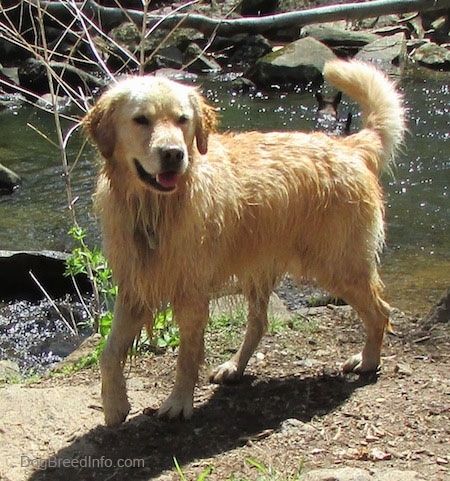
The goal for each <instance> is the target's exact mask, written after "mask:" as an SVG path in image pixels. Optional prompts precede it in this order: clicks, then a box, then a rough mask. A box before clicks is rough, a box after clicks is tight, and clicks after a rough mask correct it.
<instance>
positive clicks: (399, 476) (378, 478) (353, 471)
mask: <svg viewBox="0 0 450 481" xmlns="http://www.w3.org/2000/svg"><path fill="white" fill-rule="evenodd" d="M423 480H425V478H424V477H422V476H421V475H420V474H419V473H417V472H416V471H402V470H399V469H383V470H374V472H373V474H372V475H371V474H370V472H369V471H367V470H365V469H360V468H348V467H345V468H330V469H314V470H312V471H309V472H308V473H306V474H305V475H303V476H302V481H423Z"/></svg>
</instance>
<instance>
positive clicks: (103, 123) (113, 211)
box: [84, 60, 405, 426]
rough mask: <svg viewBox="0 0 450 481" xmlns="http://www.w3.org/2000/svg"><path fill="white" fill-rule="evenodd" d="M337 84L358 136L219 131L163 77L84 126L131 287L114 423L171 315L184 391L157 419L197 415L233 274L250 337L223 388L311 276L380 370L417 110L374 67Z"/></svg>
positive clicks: (109, 409) (112, 371)
mask: <svg viewBox="0 0 450 481" xmlns="http://www.w3.org/2000/svg"><path fill="white" fill-rule="evenodd" d="M324 76H325V78H326V79H327V80H328V81H329V82H330V83H331V84H333V85H334V86H335V87H336V88H338V89H339V90H342V91H343V92H344V93H346V94H348V95H349V96H350V97H352V98H353V99H355V100H356V101H358V102H359V103H360V105H361V106H362V108H363V129H362V130H361V131H360V132H358V133H355V134H353V135H350V136H348V137H335V136H334V137H333V136H327V135H326V134H324V133H302V132H267V133H262V132H243V133H227V134H217V133H215V132H214V130H215V129H214V128H215V124H216V116H215V111H214V109H213V108H212V107H211V106H210V105H208V104H207V103H206V101H205V100H204V99H203V97H202V96H201V95H200V94H199V93H198V91H197V90H196V89H195V88H193V87H190V86H185V85H181V84H178V83H175V82H173V81H170V80H167V79H163V78H159V77H151V76H147V77H132V78H128V79H126V80H122V81H120V82H118V83H117V84H115V85H114V86H112V87H111V88H110V90H108V91H107V92H106V93H104V94H103V95H102V96H101V98H100V99H99V101H98V102H97V104H96V105H95V107H94V108H93V109H92V110H91V111H90V112H89V113H88V114H87V116H86V117H85V119H84V124H85V127H86V129H87V131H88V133H89V135H90V136H91V138H92V139H93V141H94V142H95V143H96V145H97V146H98V148H99V150H100V153H101V155H102V157H103V160H104V162H103V167H102V172H101V174H100V178H99V182H98V188H97V193H96V203H97V206H98V209H99V212H100V215H101V220H102V225H103V235H104V248H105V252H106V255H107V258H108V259H109V262H110V264H111V267H112V269H113V273H114V277H115V279H116V281H117V283H118V285H119V296H118V300H117V302H116V306H115V313H114V322H113V326H112V330H111V333H110V335H109V337H108V341H107V343H106V347H105V350H104V352H103V355H102V358H101V371H102V398H103V407H104V414H105V420H106V423H107V424H108V425H112V426H113V425H118V424H119V423H121V422H122V421H124V419H125V418H126V416H127V414H128V412H129V409H130V405H129V402H128V399H127V394H126V385H125V379H124V376H123V365H124V361H125V358H126V354H127V352H128V350H129V348H130V345H131V343H132V341H133V339H134V338H135V336H136V335H137V334H138V333H139V331H140V329H141V328H142V326H143V325H144V324H148V323H149V322H150V323H151V319H152V316H153V314H154V312H155V311H157V310H159V309H161V308H164V307H165V306H167V305H170V306H171V307H172V309H173V313H174V316H175V319H176V321H177V323H178V325H179V327H180V336H181V339H180V349H179V355H178V363H177V373H176V380H175V385H174V388H173V391H172V393H171V394H170V396H169V397H168V399H167V400H166V401H165V403H164V404H163V405H162V407H161V408H160V411H159V413H160V415H163V416H166V417H169V418H174V417H178V416H182V417H185V418H189V417H190V416H191V415H192V411H193V391H194V387H195V384H196V381H197V376H198V369H199V365H200V363H201V362H202V361H203V333H204V329H205V325H206V323H207V321H208V313H209V311H208V305H209V298H210V295H211V293H214V292H216V291H218V290H219V289H221V288H222V287H223V286H224V285H226V284H227V283H228V282H229V280H230V278H234V279H238V281H239V283H240V286H241V287H242V290H243V292H244V294H245V296H246V297H247V299H248V303H249V313H248V326H247V330H246V333H245V337H244V340H243V343H242V345H241V347H240V349H239V350H238V352H237V353H236V354H235V355H234V356H233V357H232V358H231V359H230V360H229V361H227V362H225V363H224V364H222V365H220V366H219V367H218V368H217V369H216V370H215V371H214V372H213V374H212V375H211V380H212V381H214V382H227V381H235V380H238V379H239V378H240V377H241V376H242V374H243V372H244V369H245V367H246V365H247V362H248V360H249V358H250V356H251V355H252V353H253V352H254V350H255V348H256V346H257V345H258V343H259V341H260V339H261V337H262V335H263V334H264V331H265V329H266V326H267V305H268V300H269V296H270V293H271V291H272V289H273V287H274V285H275V284H276V283H277V281H279V279H280V278H281V276H283V275H284V274H285V273H290V274H291V275H293V276H294V277H297V278H305V277H306V278H313V279H315V280H316V281H317V282H318V283H319V284H320V285H321V286H323V287H324V288H326V289H327V290H329V291H330V292H331V293H333V294H334V295H335V296H338V297H341V298H343V299H345V300H346V301H347V302H348V303H349V304H350V305H351V306H353V307H354V308H355V310H356V311H357V312H358V313H359V315H360V317H361V319H362V321H363V323H364V325H365V328H366V333H367V339H366V343H365V346H364V348H363V349H362V351H361V352H360V353H358V354H355V355H354V356H352V357H351V358H350V359H348V360H347V361H346V362H345V363H344V366H343V369H344V370H345V371H355V372H363V371H373V370H376V369H377V367H378V365H379V363H380V352H381V345H382V340H383V335H384V331H385V329H386V327H388V326H389V306H388V304H387V303H386V302H385V301H384V300H383V299H382V298H381V291H382V283H381V281H380V278H379V276H378V272H377V261H378V255H379V252H380V249H381V247H382V246H383V242H384V203H383V193H382V189H381V186H380V183H379V180H378V176H379V173H380V171H381V170H382V169H383V168H385V167H386V166H388V164H389V162H390V160H391V158H392V157H393V156H394V154H395V153H396V150H397V149H398V148H399V146H400V144H401V142H402V138H403V134H404V130H405V123H404V113H403V108H402V105H401V98H400V95H399V94H398V93H397V91H396V89H395V87H394V85H393V83H392V82H391V81H390V80H389V79H388V78H387V77H386V76H385V75H384V74H383V73H381V72H380V71H378V70H377V69H376V68H375V67H373V66H372V65H369V64H366V63H362V62H357V61H348V62H347V61H343V60H335V61H332V62H329V63H327V64H326V66H325V70H324Z"/></svg>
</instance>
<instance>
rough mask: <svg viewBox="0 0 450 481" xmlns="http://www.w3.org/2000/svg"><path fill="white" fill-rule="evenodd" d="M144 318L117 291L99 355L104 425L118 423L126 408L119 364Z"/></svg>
mask: <svg viewBox="0 0 450 481" xmlns="http://www.w3.org/2000/svg"><path fill="white" fill-rule="evenodd" d="M144 322H145V318H144V314H143V312H142V311H141V310H140V309H130V308H129V307H128V306H127V305H126V303H124V302H123V299H122V298H121V296H120V295H119V297H118V299H117V301H116V305H115V308H114V319H113V323H112V328H111V332H110V334H109V336H108V339H107V341H106V345H105V348H104V350H103V353H102V356H101V358H100V369H101V373H102V400H103V412H104V415H105V423H106V424H107V425H108V426H118V425H119V424H120V423H122V422H123V421H125V418H126V417H127V414H128V412H129V411H130V404H129V402H128V398H127V392H126V383H125V377H124V375H123V368H124V364H125V361H126V358H127V354H128V351H129V349H130V347H131V345H132V343H133V341H134V339H135V337H136V336H137V335H138V334H139V332H140V330H141V327H142V325H143V324H144Z"/></svg>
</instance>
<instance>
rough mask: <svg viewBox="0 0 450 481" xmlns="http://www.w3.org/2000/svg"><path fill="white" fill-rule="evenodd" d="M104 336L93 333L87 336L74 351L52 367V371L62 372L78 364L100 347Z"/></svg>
mask: <svg viewBox="0 0 450 481" xmlns="http://www.w3.org/2000/svg"><path fill="white" fill-rule="evenodd" d="M101 340H102V336H101V335H100V334H97V333H95V334H92V335H91V336H89V337H88V338H86V339H85V340H84V341H83V342H82V343H81V344H80V345H79V346H78V347H77V348H76V349H75V350H74V351H72V352H71V353H70V354H69V355H68V356H67V357H66V358H65V359H63V360H62V361H60V362H58V364H56V365H55V366H53V367H52V369H51V370H52V372H62V371H64V370H65V369H67V368H69V367H74V366H76V364H77V363H79V362H80V361H81V360H82V359H83V358H86V357H87V356H89V355H90V354H92V353H93V352H95V350H96V349H97V348H98V346H99V344H100V342H101Z"/></svg>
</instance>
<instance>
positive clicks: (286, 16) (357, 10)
mask: <svg viewBox="0 0 450 481" xmlns="http://www.w3.org/2000/svg"><path fill="white" fill-rule="evenodd" d="M14 3H16V2H14V1H9V2H8V1H7V0H6V1H3V2H2V4H3V7H0V15H1V14H2V13H3V12H7V13H8V15H11V11H12V9H14V8H15V7H16V8H19V7H18V6H17V3H16V5H15V7H14V6H13V5H11V4H14ZM19 3H22V2H19ZM26 3H28V4H29V5H30V6H32V7H34V8H41V9H42V10H44V11H45V12H46V14H48V15H49V16H50V17H53V18H56V19H58V20H59V21H61V22H62V23H64V22H67V21H68V20H70V19H72V20H73V18H74V17H76V16H77V15H83V16H85V17H88V18H90V19H92V20H94V21H95V22H96V23H98V24H99V25H101V26H103V28H104V29H105V30H107V29H108V28H110V27H111V26H113V25H118V24H120V23H122V22H126V21H130V20H131V21H133V22H135V23H136V24H139V25H140V24H142V21H143V19H144V15H145V14H144V12H142V11H139V10H126V9H122V8H116V7H103V6H101V5H99V4H98V3H97V2H95V1H94V0H86V1H85V2H49V1H44V0H28V2H26ZM192 3H195V2H188V3H186V5H185V6H186V7H189V6H191V5H192ZM8 4H9V7H8V8H5V6H6V5H8ZM448 8H450V0H373V1H370V2H364V3H345V4H340V5H329V6H324V7H317V8H310V9H305V10H300V11H294V12H286V13H280V14H275V15H267V16H262V17H245V18H233V19H228V18H211V17H207V16H205V15H199V14H192V13H189V12H188V13H173V14H169V15H157V14H154V13H149V14H148V15H147V16H146V19H145V20H146V22H147V24H148V26H149V27H152V26H154V25H157V24H161V25H164V26H165V27H167V28H172V27H174V26H176V25H178V24H182V25H183V27H187V28H194V29H197V30H199V31H200V32H202V33H204V34H208V35H209V34H211V33H213V32H215V33H216V34H217V35H222V36H229V35H234V34H237V33H248V34H258V33H266V32H269V31H273V30H281V29H286V28H292V27H302V26H304V25H308V24H311V23H317V22H330V21H337V20H359V19H362V18H368V17H377V16H380V15H389V14H399V13H408V12H416V11H429V10H440V9H448ZM180 9H182V6H180V7H179V8H178V9H177V11H179V10H180Z"/></svg>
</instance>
